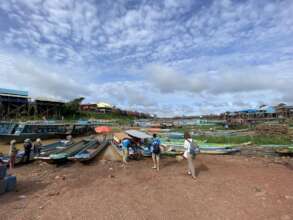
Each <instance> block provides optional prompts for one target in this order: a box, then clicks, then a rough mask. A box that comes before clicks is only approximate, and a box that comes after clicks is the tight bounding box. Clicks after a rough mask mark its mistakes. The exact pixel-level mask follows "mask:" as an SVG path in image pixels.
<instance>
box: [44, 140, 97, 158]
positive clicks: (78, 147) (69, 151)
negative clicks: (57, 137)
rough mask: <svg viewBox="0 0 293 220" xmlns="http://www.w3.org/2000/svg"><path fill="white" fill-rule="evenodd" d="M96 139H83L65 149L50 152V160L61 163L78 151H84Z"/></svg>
mask: <svg viewBox="0 0 293 220" xmlns="http://www.w3.org/2000/svg"><path fill="white" fill-rule="evenodd" d="M94 142H96V140H94V139H93V140H82V141H79V142H77V143H76V144H73V145H72V146H70V147H67V148H65V149H63V150H60V151H59V152H56V153H53V154H50V156H49V161H50V162H55V163H60V162H65V161H67V159H68V158H69V157H72V156H74V155H75V154H77V153H78V152H80V151H82V150H83V149H85V148H86V147H88V146H89V145H92V144H93V143H94Z"/></svg>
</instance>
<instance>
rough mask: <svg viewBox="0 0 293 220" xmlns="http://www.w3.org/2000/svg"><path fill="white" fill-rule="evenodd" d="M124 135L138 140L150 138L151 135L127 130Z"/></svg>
mask: <svg viewBox="0 0 293 220" xmlns="http://www.w3.org/2000/svg"><path fill="white" fill-rule="evenodd" d="M126 133H127V134H128V135H130V136H132V137H135V138H140V139H147V138H152V136H151V135H149V134H147V133H144V132H142V131H137V130H127V131H126Z"/></svg>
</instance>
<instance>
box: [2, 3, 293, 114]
mask: <svg viewBox="0 0 293 220" xmlns="http://www.w3.org/2000/svg"><path fill="white" fill-rule="evenodd" d="M292 13H293V2H292V1H290V0H284V1H254V0H248V1H230V0H215V1H191V0H184V1H183V0H165V1H123V0H121V1H95V0H87V1H77V0H64V1H57V0H23V1H15V0H7V1H1V2H0V18H1V21H0V23H1V24H0V27H1V29H0V46H1V48H4V49H5V50H6V49H7V50H8V51H9V50H10V51H13V53H11V55H9V56H12V57H14V59H12V58H7V56H8V55H7V54H5V53H2V62H1V63H0V70H1V72H0V74H1V82H0V85H1V86H3V87H7V86H8V87H16V88H18V87H20V88H25V89H29V90H30V91H31V92H32V93H33V94H38V93H42V94H43V95H46V94H48V95H50V96H54V97H55V96H56V97H61V98H71V97H73V95H72V94H74V95H77V94H80V95H85V96H88V97H89V99H90V100H93V101H95V100H96V99H99V98H103V99H106V100H108V101H112V102H116V103H118V105H119V104H120V105H121V106H125V107H127V106H129V107H130V108H137V109H145V110H151V111H154V112H156V113H159V112H161V113H164V114H180V112H183V113H184V114H189V113H190V114H191V113H200V112H204V113H206V112H209V111H210V112H215V111H221V110H224V109H225V108H231V109H235V108H238V107H245V106H253V105H257V104H259V103H262V102H277V101H278V100H280V101H285V102H286V101H287V102H291V101H293V96H292V95H291V90H290V85H291V84H292V83H293V80H292V75H293V74H292V69H293V64H292V62H293V59H292V55H293V48H292V46H291V45H292V44H293V17H292V16H291V15H292ZM3 54H4V55H3ZM3 57H6V58H3ZM24 57H25V58H24ZM36 58H38V59H36ZM3 60H6V61H5V62H4V61H3ZM7 60H8V61H7ZM40 60H41V61H40ZM41 63H42V64H41ZM43 63H46V64H43ZM53 67H54V68H53ZM71 70H73V71H72V72H71ZM69 73H71V74H69ZM11 76H13V79H12V78H11ZM2 79H4V80H2ZM76 79H79V80H81V81H82V83H83V84H87V85H89V86H88V87H85V86H81V85H80V84H79V83H77V81H76ZM64 81H66V82H67V83H66V84H65V85H64V86H63V84H64V83H63V82H64ZM38 82H47V84H45V83H43V84H40V83H38ZM62 83H63V84H62ZM40 85H41V86H40ZM62 88H63V89H62ZM64 88H66V90H65V89H64ZM95 91H97V93H98V94H99V95H96V94H93V93H94V92H95ZM239 99H241V101H240V102H239ZM190 100H198V101H197V102H196V104H195V105H194V103H193V101H190ZM116 103H114V104H116ZM221 103H224V104H223V105H222V104H221ZM268 104H270V103H268ZM116 105H117V104H116Z"/></svg>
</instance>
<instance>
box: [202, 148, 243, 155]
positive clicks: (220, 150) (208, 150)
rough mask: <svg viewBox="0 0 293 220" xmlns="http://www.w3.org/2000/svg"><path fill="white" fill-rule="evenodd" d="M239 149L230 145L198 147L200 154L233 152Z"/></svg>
mask: <svg viewBox="0 0 293 220" xmlns="http://www.w3.org/2000/svg"><path fill="white" fill-rule="evenodd" d="M239 151H240V149H239V148H232V147H200V153H201V154H233V153H236V152H239Z"/></svg>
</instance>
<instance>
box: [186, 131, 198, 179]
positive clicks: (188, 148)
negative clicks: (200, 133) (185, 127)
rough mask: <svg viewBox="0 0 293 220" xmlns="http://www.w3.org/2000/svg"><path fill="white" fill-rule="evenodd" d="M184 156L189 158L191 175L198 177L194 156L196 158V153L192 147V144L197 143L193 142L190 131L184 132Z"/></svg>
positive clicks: (189, 173)
mask: <svg viewBox="0 0 293 220" xmlns="http://www.w3.org/2000/svg"><path fill="white" fill-rule="evenodd" d="M184 139H185V141H184V149H185V152H184V157H185V158H186V159H187V163H188V175H191V177H192V178H193V179H196V176H195V167H194V158H195V153H194V152H192V150H191V148H192V144H196V143H193V140H192V138H191V136H190V134H189V132H185V133H184Z"/></svg>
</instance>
